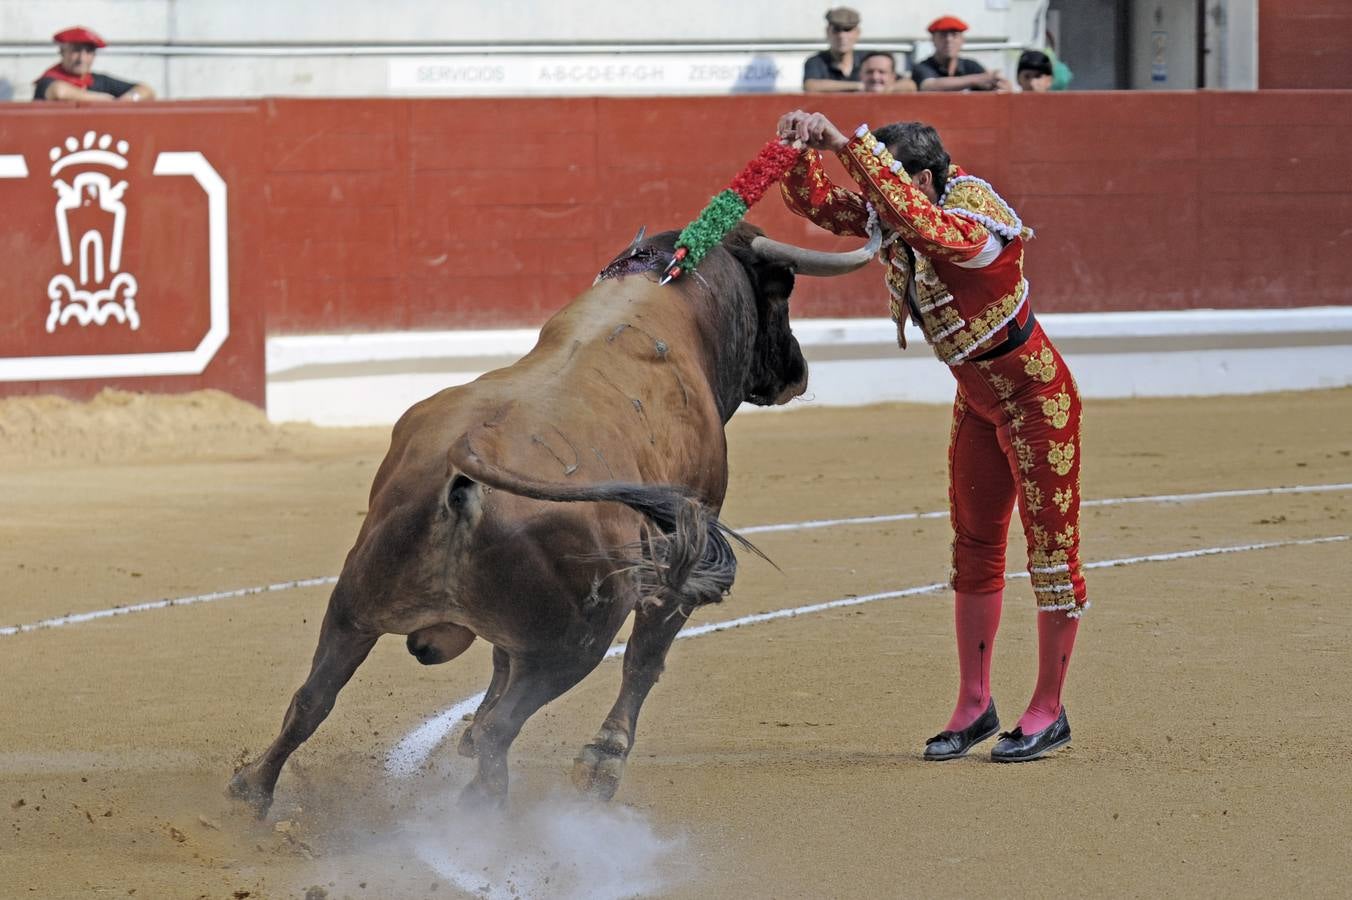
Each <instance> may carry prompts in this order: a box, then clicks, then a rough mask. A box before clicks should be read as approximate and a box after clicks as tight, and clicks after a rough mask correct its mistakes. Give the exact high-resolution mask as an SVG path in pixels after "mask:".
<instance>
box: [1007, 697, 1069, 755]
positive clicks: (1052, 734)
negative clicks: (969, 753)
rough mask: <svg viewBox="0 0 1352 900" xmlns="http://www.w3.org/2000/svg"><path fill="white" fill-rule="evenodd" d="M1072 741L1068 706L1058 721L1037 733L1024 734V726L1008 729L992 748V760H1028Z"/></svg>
mask: <svg viewBox="0 0 1352 900" xmlns="http://www.w3.org/2000/svg"><path fill="white" fill-rule="evenodd" d="M1069 743H1070V720H1069V719H1067V718H1066V708H1065V707H1064V706H1063V707H1061V715H1059V716H1057V717H1056V721H1055V722H1053V723H1052V724H1050V725H1048V726H1047V727H1046V728H1044V729H1042V730H1041V731H1039V732H1037V733H1036V734H1024V733H1023V729H1022V728H1015V729H1014V730H1013V731H1006V732H1005V733H1004V734H1002V735H1000V740H998V741H996V743H995V746H994V747H993V748H991V762H1028V761H1030V760H1034V759H1039V758H1041V757H1043V756H1046V755H1047V754H1048V753H1051V752H1052V751H1053V750H1055V749H1057V748H1058V747H1064V746H1065V745H1066V744H1069Z"/></svg>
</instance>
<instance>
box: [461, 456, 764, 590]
mask: <svg viewBox="0 0 1352 900" xmlns="http://www.w3.org/2000/svg"><path fill="white" fill-rule="evenodd" d="M448 461H449V463H450V466H451V467H452V469H453V470H454V471H456V472H458V473H459V474H460V475H463V476H465V477H468V478H471V479H473V480H474V481H478V482H481V483H483V484H486V485H489V486H490V487H494V488H497V489H498V490H502V491H506V492H507V493H509V494H517V495H519V496H522V497H530V498H531V499H533V500H546V501H553V502H560V503H570V502H590V503H622V504H624V505H625V506H627V507H629V508H630V509H633V510H635V511H637V512H638V513H640V514H642V515H643V516H644V517H645V518H646V519H647V520H648V521H649V523H651V525H652V526H654V527H652V528H648V529H645V531H644V533H643V535H642V537H641V539H640V540H639V542H638V543H637V544H636V545H634V546H631V547H624V548H617V550H616V552H615V553H614V554H613V555H612V556H611V557H610V558H611V559H613V560H615V561H617V562H620V563H622V564H625V567H626V568H629V569H630V570H632V571H633V572H634V573H635V575H636V576H637V578H638V583H639V590H640V592H641V594H642V595H643V597H644V598H645V600H648V601H649V602H656V603H661V604H666V603H668V602H674V603H675V604H677V605H680V606H686V607H693V606H699V605H701V604H705V603H716V602H718V601H720V600H722V599H723V596H724V595H725V594H727V592H728V591H729V590H731V588H732V583H733V580H734V579H735V578H736V576H737V556H736V554H735V553H733V549H732V541H735V542H736V543H738V544H739V545H740V546H742V547H743V548H745V549H747V550H749V551H751V552H752V553H755V554H756V555H757V556H760V557H761V558H762V559H766V557H765V554H763V553H761V551H760V550H759V549H757V548H756V546H755V545H754V544H752V543H751V542H750V541H748V540H746V539H745V538H743V537H742V536H741V535H739V534H737V532H735V531H733V530H732V529H731V528H728V527H727V526H726V525H724V524H723V523H722V522H720V521H719V520H718V517H717V516H715V515H714V514H713V512H712V511H711V510H710V509H709V508H708V507H707V506H705V505H704V504H703V503H701V502H700V501H699V500H698V499H696V498H695V497H694V496H692V494H691V492H690V490H689V489H688V488H685V487H683V486H681V485H667V484H637V483H632V482H622V481H606V482H600V483H592V484H559V483H557V482H550V481H539V480H536V479H533V478H530V477H528V476H525V475H521V474H519V473H516V472H509V471H507V470H506V469H503V468H501V467H499V466H497V465H495V464H493V463H491V462H489V461H487V460H485V459H484V458H483V457H481V456H479V455H478V454H477V453H476V452H475V451H474V448H473V446H472V445H471V443H470V439H469V436H468V435H465V436H463V437H461V438H460V439H459V440H457V441H456V442H455V444H453V445H452V446H451V449H450V452H449V454H448Z"/></svg>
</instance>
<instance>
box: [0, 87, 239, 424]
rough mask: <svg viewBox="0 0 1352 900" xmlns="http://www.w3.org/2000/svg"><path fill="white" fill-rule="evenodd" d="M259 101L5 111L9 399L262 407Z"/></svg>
mask: <svg viewBox="0 0 1352 900" xmlns="http://www.w3.org/2000/svg"><path fill="white" fill-rule="evenodd" d="M261 121H262V117H261V115H260V113H259V109H258V107H257V105H254V104H245V103H227V104H161V105H149V104H148V105H145V106H140V105H138V106H136V107H132V106H130V105H129V106H127V107H122V106H121V105H120V104H118V105H116V108H112V107H109V106H103V107H97V108H95V107H90V108H78V107H73V106H67V105H64V104H34V105H32V106H27V105H25V106H21V107H16V108H9V109H5V110H3V111H0V273H3V278H2V279H0V309H3V311H4V315H3V319H0V396H3V395H5V394H29V393H56V394H63V395H66V396H71V397H88V396H91V395H92V394H94V393H95V392H97V391H98V390H99V389H100V388H103V387H106V386H110V387H120V388H124V389H127V390H143V391H159V392H176V391H187V390H195V389H199V388H205V387H214V388H219V389H221V390H225V391H229V392H230V393H232V394H235V395H237V396H239V397H242V398H244V399H246V400H249V401H251V402H253V403H256V404H259V405H262V403H263V389H264V374H263V339H264V309H263V302H262V300H261V297H262V293H261V291H260V280H259V279H258V278H257V277H256V274H255V273H256V267H255V265H254V262H253V258H254V257H255V256H256V255H257V252H258V246H259V242H260V240H261V238H262V233H263V230H264V225H263V223H264V215H263V210H262V207H261V204H260V203H259V199H260V189H259V181H258V171H259V166H260V164H261V162H262V159H261V157H260V154H259V153H258V150H257V148H258V146H259V144H260V132H259V127H260V124H261Z"/></svg>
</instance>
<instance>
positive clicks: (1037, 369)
mask: <svg viewBox="0 0 1352 900" xmlns="http://www.w3.org/2000/svg"><path fill="white" fill-rule="evenodd" d="M952 371H953V375H954V376H955V377H956V378H957V379H958V393H957V397H956V399H955V400H954V401H953V433H952V437H951V439H950V441H949V446H948V463H949V469H948V470H949V487H948V490H949V509H950V514H951V517H952V521H953V535H954V538H953V579H952V580H953V587H954V588H955V589H956V590H959V591H963V592H967V593H974V594H984V593H989V592H992V591H997V590H1000V589H1001V588H1002V587H1004V583H1005V545H1006V542H1007V536H1008V533H1009V520H1010V515H1011V513H1012V512H1013V510H1014V503H1015V500H1016V499H1017V501H1018V505H1019V514H1020V517H1021V518H1022V520H1023V528H1024V532H1025V533H1026V535H1027V537H1028V572H1029V574H1030V575H1031V576H1032V580H1033V593H1034V595H1035V596H1036V597H1037V606H1038V610H1039V611H1040V612H1051V611H1054V610H1066V611H1068V614H1069V615H1071V616H1078V615H1079V614H1080V613H1081V612H1082V611H1083V610H1084V609H1085V607H1087V606H1088V602H1087V601H1086V599H1085V587H1084V576H1083V574H1082V573H1081V571H1080V395H1079V392H1078V391H1077V390H1076V388H1075V379H1073V378H1072V377H1071V375H1070V370H1069V369H1067V368H1066V364H1065V361H1064V360H1063V359H1062V358H1061V354H1060V353H1058V352H1057V351H1056V347H1054V346H1053V345H1052V342H1051V341H1050V340H1049V339H1048V338H1047V336H1046V335H1045V334H1043V332H1042V326H1041V325H1037V326H1035V327H1034V330H1033V333H1032V334H1031V335H1030V336H1029V338H1028V340H1027V341H1026V342H1025V343H1024V345H1023V346H1022V347H1019V348H1018V349H1016V350H1013V351H1011V352H1009V353H1006V354H1005V355H1003V356H1000V357H997V358H995V359H991V360H986V361H982V362H967V363H964V364H962V365H959V366H954V367H953V369H952Z"/></svg>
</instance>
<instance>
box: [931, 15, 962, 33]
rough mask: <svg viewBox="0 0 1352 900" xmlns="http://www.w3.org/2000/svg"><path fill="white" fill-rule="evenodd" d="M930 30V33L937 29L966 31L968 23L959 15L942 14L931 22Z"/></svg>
mask: <svg viewBox="0 0 1352 900" xmlns="http://www.w3.org/2000/svg"><path fill="white" fill-rule="evenodd" d="M928 30H929V33H930V34H934V32H936V31H966V30H967V23H966V22H964V21H963V20H962V19H959V18H958V17H957V16H940V17H939V18H937V19H935V20H934V21H933V22H931V23H929V29H928Z"/></svg>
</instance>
